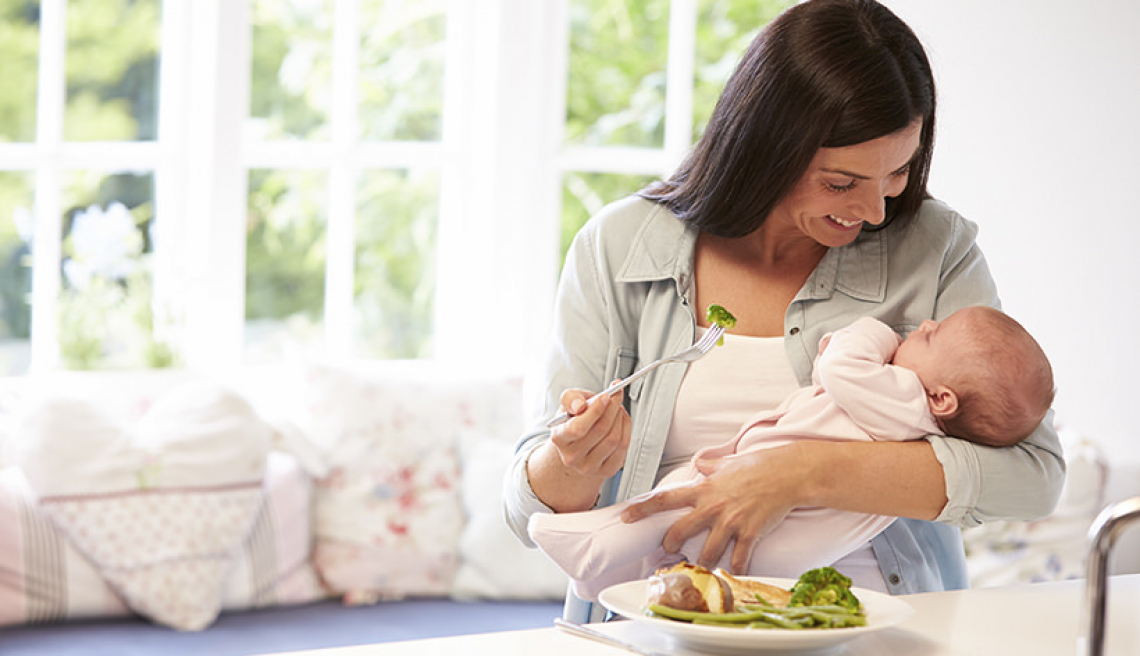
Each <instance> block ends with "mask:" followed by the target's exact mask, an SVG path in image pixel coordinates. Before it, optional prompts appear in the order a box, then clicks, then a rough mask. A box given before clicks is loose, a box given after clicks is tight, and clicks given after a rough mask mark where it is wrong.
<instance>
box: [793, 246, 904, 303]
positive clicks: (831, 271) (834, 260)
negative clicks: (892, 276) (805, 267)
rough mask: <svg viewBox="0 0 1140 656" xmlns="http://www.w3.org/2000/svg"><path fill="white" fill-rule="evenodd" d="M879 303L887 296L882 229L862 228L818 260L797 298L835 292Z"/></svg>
mask: <svg viewBox="0 0 1140 656" xmlns="http://www.w3.org/2000/svg"><path fill="white" fill-rule="evenodd" d="M836 291H839V292H842V293H843V294H845V295H847V296H850V297H851V298H854V299H856V300H860V301H873V302H876V303H881V302H883V300H884V299H885V298H886V295H887V249H886V237H885V236H884V234H883V231H882V230H876V231H874V232H868V231H864V232H862V233H860V235H859V237H858V238H857V239H856V240H855V241H854V242H852V243H850V244H848V245H846V246H841V247H839V248H832V249H829V250H828V251H827V254H826V255H824V256H823V259H822V260H820V262H819V265H818V266H816V268H815V271H814V272H812V274H811V276H810V277H809V278H808V280H807V282H806V283H805V284H804V287H803V289H801V290H800V293H799V294H797V295H796V299H797V300H800V299H815V300H819V299H826V298H831V295H832V294H833V293H834V292H836Z"/></svg>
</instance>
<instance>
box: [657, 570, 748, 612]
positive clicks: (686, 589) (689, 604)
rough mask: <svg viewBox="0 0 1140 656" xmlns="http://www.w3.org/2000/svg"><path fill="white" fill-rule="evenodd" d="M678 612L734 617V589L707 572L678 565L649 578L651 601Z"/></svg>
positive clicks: (710, 572) (658, 571) (721, 579)
mask: <svg viewBox="0 0 1140 656" xmlns="http://www.w3.org/2000/svg"><path fill="white" fill-rule="evenodd" d="M646 601H648V603H651V604H660V605H662V606H668V607H669V608H676V609H677V610H689V611H695V612H700V613H731V612H732V611H733V610H735V608H736V604H735V602H734V601H733V594H732V587H731V586H730V585H729V584H728V582H727V581H725V580H724V579H723V578H721V577H719V576H717V575H716V574H714V573H713V572H712V571H710V570H709V569H708V568H705V567H701V566H700V565H693V564H690V563H677V564H676V565H673V566H672V567H667V568H663V569H659V570H657V572H656V573H654V574H653V576H651V577H649V588H648V599H647V600H646Z"/></svg>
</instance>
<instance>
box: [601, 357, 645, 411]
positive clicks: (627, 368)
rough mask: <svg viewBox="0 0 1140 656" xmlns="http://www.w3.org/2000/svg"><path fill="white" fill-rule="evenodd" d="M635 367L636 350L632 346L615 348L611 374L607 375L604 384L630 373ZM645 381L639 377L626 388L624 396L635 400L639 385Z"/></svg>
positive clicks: (639, 390)
mask: <svg viewBox="0 0 1140 656" xmlns="http://www.w3.org/2000/svg"><path fill="white" fill-rule="evenodd" d="M636 367H637V351H636V350H635V349H632V348H627V347H624V346H623V347H620V348H618V350H617V353H616V357H615V358H614V364H613V374H612V375H611V376H610V377H609V381H607V382H606V385H609V384H610V383H611V382H613V381H615V380H620V379H622V378H625V377H626V376H629V375H630V374H632V373H633V372H634V371H635V370H636ZM644 383H645V379H644V378H639V379H638V380H635V381H633V383H632V384H631V385H630V386H629V387H627V388H626V390H625V396H626V399H628V400H630V401H636V400H637V399H638V398H640V397H641V387H642V385H643V384H644Z"/></svg>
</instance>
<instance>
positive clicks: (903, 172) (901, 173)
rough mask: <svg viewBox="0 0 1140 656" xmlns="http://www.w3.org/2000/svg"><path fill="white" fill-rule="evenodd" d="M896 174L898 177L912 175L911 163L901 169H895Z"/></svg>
mask: <svg viewBox="0 0 1140 656" xmlns="http://www.w3.org/2000/svg"><path fill="white" fill-rule="evenodd" d="M894 175H895V177H896V178H905V177H906V176H908V175H910V164H907V165H906V166H904V167H902V168H901V169H899V170H897V171H895V173H894Z"/></svg>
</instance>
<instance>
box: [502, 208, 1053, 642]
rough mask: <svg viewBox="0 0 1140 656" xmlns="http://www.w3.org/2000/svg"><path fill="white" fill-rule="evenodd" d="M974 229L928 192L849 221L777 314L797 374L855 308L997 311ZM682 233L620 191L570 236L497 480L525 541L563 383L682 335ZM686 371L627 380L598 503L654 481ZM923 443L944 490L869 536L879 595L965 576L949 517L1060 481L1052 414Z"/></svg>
mask: <svg viewBox="0 0 1140 656" xmlns="http://www.w3.org/2000/svg"><path fill="white" fill-rule="evenodd" d="M976 235H977V226H976V225H974V224H973V223H971V222H970V221H967V220H966V219H964V218H962V217H961V216H959V215H958V214H957V213H956V212H954V211H953V210H951V209H950V208H949V207H947V206H946V205H945V204H943V203H941V202H939V201H935V200H928V201H926V202H924V203H923V205H922V207H921V208H920V209H919V211H918V214H917V215H916V216H914V217H912V218H911V220H910V221H908V222H905V223H904V224H899V223H895V224H892V225H890V226H888V227H886V228H885V229H883V230H878V231H873V232H872V231H867V230H864V231H863V232H862V233H861V234H860V235H859V237H858V239H856V240H855V242H853V243H851V244H849V245H847V246H843V247H840V248H832V249H830V250H829V251H828V252H827V254H826V255H825V256H824V257H823V259H822V260H821V261H820V263H819V265H818V266H817V267H816V269H815V271H814V272H813V273H812V274H811V276H809V277H808V279H807V282H805V283H804V286H803V288H801V289H800V291H799V293H798V294H797V295H796V297H795V299H794V300H793V301H792V303H791V304H790V305H789V307H788V310H787V313H786V315H785V317H784V328H785V330H784V344H785V351H786V353H787V357H788V360H789V361H790V362H791V365H792V369H793V370H794V371H795V373H796V376H797V377H798V379H799V382H800V384H801V385H808V384H810V382H811V367H812V361H813V358H814V356H815V353H816V350H817V345H818V343H819V340H820V338H821V337H823V335H824V334H825V333H828V332H832V331H835V330H837V329H839V328H841V327H843V326H846V325H847V324H849V323H851V322H852V321H854V320H855V319H856V318H858V317H861V316H872V317H875V318H877V319H879V320H880V321H883V322H884V323H886V324H888V325H889V326H891V327H892V328H893V329H894V330H895V331H896V332H898V333H900V334H902V335H906V334H907V333H909V332H910V331H911V330H914V329H915V328H917V327H918V325H919V324H920V323H921V322H922V321H923V320H925V319H935V320H941V319H943V318H945V317H947V316H948V315H950V314H951V313H953V312H954V311H955V310H958V309H959V308H962V307H966V306H970V305H990V306H993V307H1000V301H999V299H998V295H997V289H996V287H995V285H994V281H993V278H992V277H991V275H990V271H989V267H988V266H987V265H986V261H985V258H984V257H983V255H982V252H981V250H980V249H979V248H978V246H977V244H976V243H975V237H976ZM696 236H697V233H696V231H695V229H693V228H691V227H689V226H687V225H686V224H685V223H683V222H682V221H681V220H680V219H678V218H677V217H676V216H675V215H674V214H673V213H672V212H671V211H669V210H668V209H667V208H665V207H664V206H662V205H659V204H657V203H654V202H651V201H648V200H645V199H642V198H638V197H631V198H627V199H625V200H622V201H619V202H617V203H614V204H612V205H610V206H608V207H607V208H606V209H604V210H603V211H602V212H600V213H599V214H598V215H597V216H595V217H593V218H592V219H591V220H590V221H589V222H587V224H586V225H585V226H584V227H583V228H582V230H581V231H580V232H579V233H578V235H577V236H576V238H575V239H574V243H573V245H572V246H571V248H570V251H569V253H568V254H567V257H566V264H565V267H564V268H563V272H562V278H561V281H560V283H559V288H558V296H557V301H556V304H555V310H554V335H553V337H552V341H551V348H550V353H549V359H548V361H547V363H546V370H545V382H546V386H545V388H544V389H542V390H541V398H540V399H535V400H534V401H535V402H534V403H532V404H530V407H529V412H528V416H530V417H531V418H532V419H533V421H534V426H535V427H534V428H533V430H530V431H529V432H527V433H526V434H525V435H523V437H522V438H521V439H520V441H519V443H518V446H517V449H516V455H515V460H514V463H513V466H512V469H511V471H510V473H509V474H508V476H507V479H506V481H505V493H504V499H505V502H504V503H505V513H506V518H507V523H508V524H509V525H510V527H511V530H512V531H514V533H515V534H516V535H517V536H518V537H519V539H521V540H522V541H523V542H525V543H527V544H531V542H530V539H529V538H528V536H527V534H526V525H527V520H528V518H529V517H530V515H531V514H533V513H536V512H551V509H550V508H549V507H547V506H546V505H545V504H543V503H542V502H541V501H540V500H539V499H538V498H537V497H536V496H535V494H534V491H533V490H532V489H531V487H530V484H529V482H528V480H527V476H526V458H527V456H529V454H530V452H531V451H532V450H533V449H534V448H535V447H537V446H539V445H540V444H541V443H542V442H544V441H545V440H547V439H549V437H550V429H547V428H545V427H543V421H544V420H545V419H546V418H547V417H549V416H551V415H552V414H554V413H555V412H556V411H557V410H558V408H559V405H558V403H559V397H560V395H561V393H562V392H563V390H566V389H569V388H581V389H592V390H597V389H602V388H604V387H605V386H606V385H608V384H609V383H610V382H611V381H613V380H615V379H617V378H621V377H623V376H626V375H628V374H630V373H632V372H633V371H635V370H636V369H637V367H638V366H641V365H644V364H647V363H649V362H651V361H653V360H656V359H658V358H660V357H664V356H666V355H670V354H672V353H675V352H676V351H679V350H681V349H683V348H685V347H687V346H689V345H691V344H692V343H693V337H694V334H695V331H696V312H698V311H701V310H700V309H699V308H693V307H691V304H690V300H689V294H690V289H691V285H690V283H691V281H692V276H693V253H694V246H695V244H696ZM685 366H686V365H682V364H671V365H666V366H664V367H660V368H658V369H657V370H656V371H654V372H653V373H651V374H649V375H648V376H646V377H645V378H643V379H641V380H640V381H638V382H636V383H634V384H633V385H632V386H631V387H630V388H629V389H628V390H627V392H626V404H627V407H628V409H629V413H630V417H631V419H632V435H631V441H630V446H629V451H628V453H627V456H626V461H625V466H624V467H623V469H622V471H620V472H619V473H618V474H616V475H615V476H614V477H612V478H611V479H610V480H608V481H607V482H606V483H605V485H604V486H603V488H602V493H601V496H600V498H599V501H598V504H599V505H609V504H611V503H614V502H616V501H623V500H625V499H629V498H630V497H633V496H636V495H638V494H642V493H644V492H647V491H649V489H650V488H652V487H653V483H654V481H655V479H656V475H657V470H658V467H659V466H660V464H661V455H662V452H663V450H664V446H665V437H666V435H668V433H669V424H670V422H671V421H672V417H673V404H674V402H675V401H676V398H677V392H678V390H679V388H680V385H681V380H682V378H683V377H684V374H685ZM727 437H731V436H726V439H727ZM927 440H928V441H929V442H930V444H931V445H932V446H933V448H934V453H935V456H936V457H937V458H938V461H939V462H940V463H941V465H942V467H943V470H944V472H945V478H946V496H947V499H948V501H947V503H946V506H945V507H944V508H943V510H942V513H941V514H940V515H939V516H938V518H937V520H936V521H934V522H926V521H920V520H912V519H902V520H899V521H896V522H894V523H893V524H892V525H891V526H890V528H888V529H886V530H885V531H884V532H883V533H881V534H879V536H878V537H876V538H875V539H874V540H873V541H872V543H871V544H872V548H873V550H874V552H875V557H876V558H877V560H878V561H879V566H880V568H881V569H882V571H883V578H884V579H885V580H886V582H887V585H888V587H889V590H890V591H891V593H892V594H909V593H917V592H932V591H937V590H948V589H958V588H964V587H966V586H967V584H968V580H967V576H966V564H965V556H964V551H963V547H962V541H961V536H960V533H959V528H960V527H970V526H977V525H979V524H982V523H984V522H987V521H992V520H999V519H1020V520H1028V519H1034V518H1039V517H1042V516H1045V515H1047V514H1049V513H1050V512H1051V511H1052V509H1053V507H1054V505H1055V504H1056V501H1057V498H1058V495H1059V494H1060V491H1061V485H1062V483H1063V481H1064V473H1065V469H1064V460H1063V457H1062V452H1061V446H1060V443H1059V440H1058V438H1057V434H1056V432H1055V430H1054V429H1053V427H1052V413H1051V412H1050V413H1049V415H1048V416H1046V418H1045V421H1044V422H1042V424H1041V426H1039V427H1038V429H1037V430H1036V431H1035V432H1034V433H1033V434H1032V435H1031V436H1030V437H1029V438H1028V439H1026V440H1025V441H1023V442H1021V443H1020V444H1018V445H1016V446H1012V447H1007V448H993V447H986V446H980V445H976V444H972V443H970V442H967V441H965V440H960V439H956V438H953V437H940V436H934V435H932V436H929V437H927ZM821 537H823V538H824V539H826V536H821ZM566 614H567V616H568V617H569V618H570V619H574V620H576V621H588V620H593V621H596V620H598V619H599V618H600V614H599V612H598V609H591V608H590V604H587V603H585V602H581V601H579V600H576V599H574V598H572V596H571V598H568V600H567V608H566Z"/></svg>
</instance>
